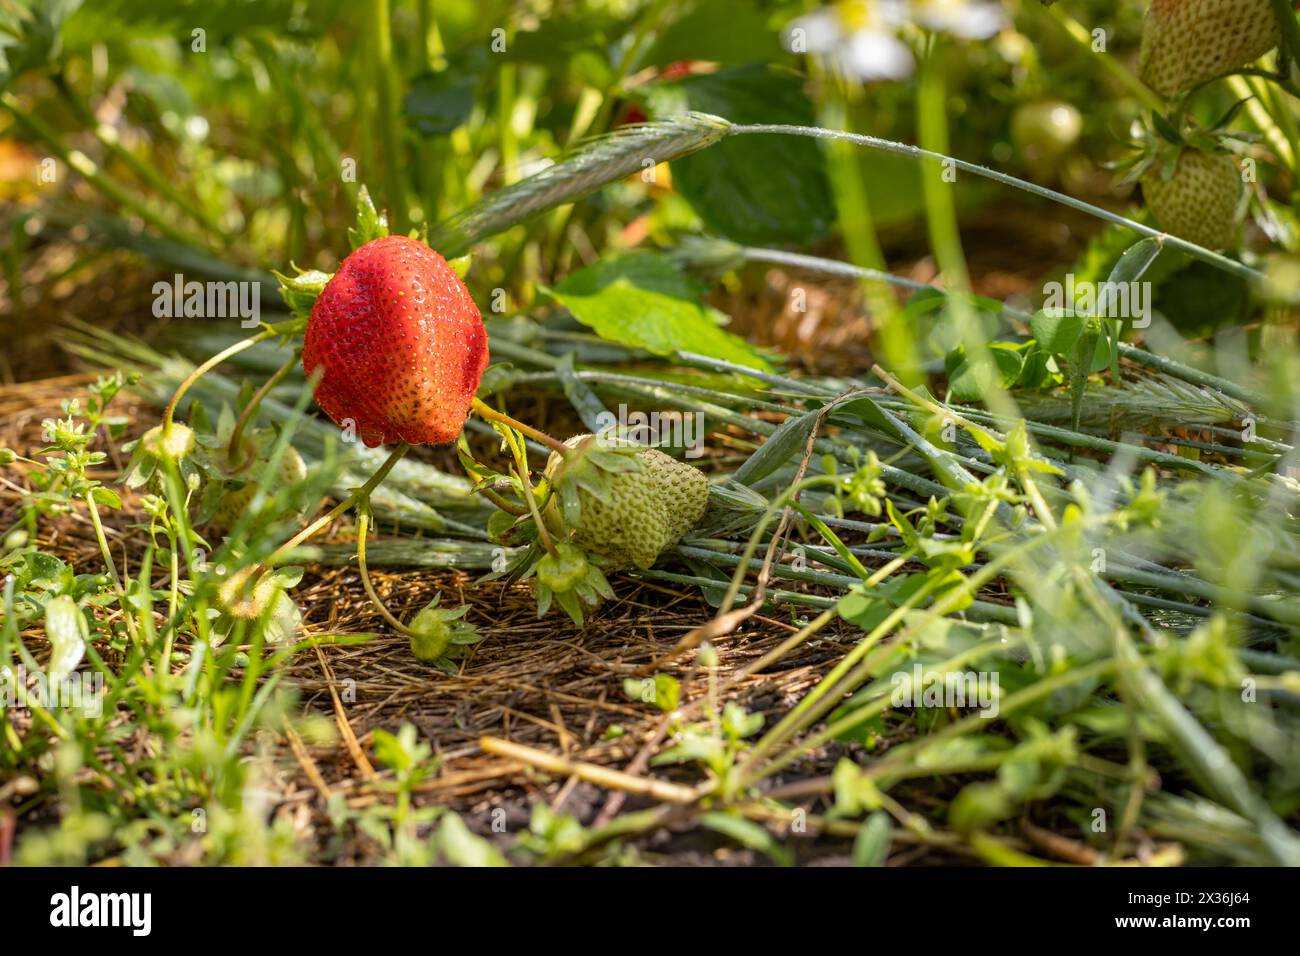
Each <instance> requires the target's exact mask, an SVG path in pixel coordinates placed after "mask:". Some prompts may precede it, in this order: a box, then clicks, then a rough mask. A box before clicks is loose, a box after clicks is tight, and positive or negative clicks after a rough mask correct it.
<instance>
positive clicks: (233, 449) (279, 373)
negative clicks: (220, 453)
mask: <svg viewBox="0 0 1300 956" xmlns="http://www.w3.org/2000/svg"><path fill="white" fill-rule="evenodd" d="M300 354H301V353H300V352H298V351H297V350H296V349H295V350H294V353H293V354H292V355H290V356H289V358H288V359H286V360H285V363H284V364H283V365H281V366H280V367H279V368H278V369H276V370H275V374H274V375H272V376H271V377H270V378H268V379H267V380H266V381H265V382H264V383H263V384H262V387H261V388H259V389H258V390H257V391H256V392H255V393H254V394H253V397H252V398H250V399H249V400H248V404H247V405H245V406H244V410H243V411H242V412H240V413H239V420H238V421H236V422H235V427H234V428H233V429H232V430H231V432H230V444H229V445H228V446H227V447H226V460H227V461H229V462H230V464H232V465H234V464H236V459H237V458H238V457H239V439H240V437H241V436H242V435H243V434H244V428H245V426H247V425H248V422H249V419H251V418H252V417H253V413H254V412H256V411H257V406H259V405H261V404H262V399H264V398H266V396H267V395H270V394H271V390H272V389H273V388H275V387H276V386H277V385H279V384H280V383H281V382H283V381H284V378H285V376H286V375H288V374H289V373H290V372H291V371H293V368H294V366H295V365H297V364H298V357H299V355H300Z"/></svg>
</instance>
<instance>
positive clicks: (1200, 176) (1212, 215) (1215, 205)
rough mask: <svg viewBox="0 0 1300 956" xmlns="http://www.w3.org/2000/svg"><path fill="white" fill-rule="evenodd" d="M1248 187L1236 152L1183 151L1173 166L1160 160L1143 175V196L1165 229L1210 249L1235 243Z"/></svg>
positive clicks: (1187, 149) (1193, 148)
mask: <svg viewBox="0 0 1300 956" xmlns="http://www.w3.org/2000/svg"><path fill="white" fill-rule="evenodd" d="M1166 172H1168V176H1167V177H1166V175H1165V174H1166ZM1243 188H1244V187H1243V185H1242V179H1241V171H1240V170H1239V169H1238V167H1237V162H1236V160H1235V159H1233V157H1232V156H1229V155H1227V154H1225V153H1213V152H1208V151H1206V150H1203V149H1196V148H1195V147H1186V148H1184V149H1181V150H1179V153H1178V160H1177V162H1176V163H1175V164H1174V165H1173V167H1172V169H1171V170H1165V168H1164V164H1162V163H1156V164H1153V165H1152V166H1151V167H1150V168H1149V169H1148V170H1147V172H1146V174H1145V175H1144V176H1143V177H1142V196H1143V198H1144V199H1145V200H1146V204H1147V208H1148V209H1150V210H1151V215H1153V216H1154V217H1155V220H1156V222H1157V224H1159V226H1160V228H1161V229H1163V230H1164V231H1165V232H1168V233H1172V234H1173V235H1175V236H1178V237H1179V238H1181V239H1186V240H1187V241H1188V242H1194V243H1196V244H1197V245H1198V246H1204V247H1205V248H1207V249H1227V248H1228V247H1230V246H1232V245H1233V244H1234V243H1235V240H1236V234H1237V206H1238V204H1239V203H1240V202H1241V195H1242V190H1243Z"/></svg>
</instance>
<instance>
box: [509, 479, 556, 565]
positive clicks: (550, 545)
mask: <svg viewBox="0 0 1300 956" xmlns="http://www.w3.org/2000/svg"><path fill="white" fill-rule="evenodd" d="M515 474H517V475H518V476H519V481H520V483H521V484H522V485H523V486H524V499H525V500H526V501H527V502H528V510H529V511H531V512H532V513H533V524H535V525H536V526H537V537H538V539H539V540H540V541H541V542H542V547H544V548H546V551H547V553H549V554H551V555H553V556H555V557H559V554H560V552H559V551H558V550H556V547H555V542H554V541H553V540H551V533H550V531H548V530H547V529H546V522H545V521H543V520H542V513H541V511H539V510H538V508H537V496H536V494H534V492H533V483H532V482H531V481H529V480H528V474H527V472H525V471H522V470H516V472H515Z"/></svg>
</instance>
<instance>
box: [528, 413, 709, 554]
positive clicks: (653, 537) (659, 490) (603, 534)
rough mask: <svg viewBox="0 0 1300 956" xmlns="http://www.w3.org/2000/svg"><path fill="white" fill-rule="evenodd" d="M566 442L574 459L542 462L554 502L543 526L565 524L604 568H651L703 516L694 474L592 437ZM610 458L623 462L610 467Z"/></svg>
mask: <svg viewBox="0 0 1300 956" xmlns="http://www.w3.org/2000/svg"><path fill="white" fill-rule="evenodd" d="M565 444H566V445H568V446H569V447H570V448H573V449H574V450H575V451H577V452H578V453H579V454H578V455H577V456H574V458H573V459H572V460H569V459H561V457H560V455H559V454H552V455H551V458H550V461H549V462H548V463H547V466H546V474H547V478H548V479H550V480H551V482H552V484H553V485H554V486H555V488H556V498H558V499H559V504H558V505H557V504H556V503H555V502H554V501H553V502H552V506H551V508H550V509H548V513H547V516H546V518H547V524H548V525H552V526H554V527H555V528H558V527H560V525H561V523H563V524H564V525H567V526H568V527H569V528H570V529H571V530H572V531H573V539H572V540H573V542H574V544H576V545H578V546H579V547H581V548H583V549H584V550H586V551H589V552H591V553H592V554H596V555H599V556H600V557H601V558H603V559H604V562H605V567H606V568H608V569H611V570H617V569H624V568H631V567H636V568H649V567H650V566H651V565H652V564H654V563H655V561H657V560H658V559H659V556H660V555H661V554H663V553H664V552H665V551H667V550H668V549H669V548H671V547H672V546H673V545H675V544H677V542H678V541H680V540H681V539H682V537H683V536H684V535H685V534H686V533H687V532H688V531H690V530H691V529H692V528H694V527H695V525H696V524H697V523H698V522H699V520H700V518H701V517H702V516H703V515H704V510H705V507H706V506H707V505H708V502H709V481H708V479H707V478H705V477H704V474H703V473H702V472H701V471H700V470H699V469H697V468H694V467H692V466H691V465H687V464H684V463H683V462H680V461H677V460H676V459H675V458H672V457H671V456H669V455H665V454H664V453H663V452H661V451H659V450H658V449H655V448H637V446H627V445H622V446H617V447H606V446H607V445H608V443H607V442H605V441H603V440H602V439H600V438H598V437H597V436H595V435H578V436H576V437H574V438H570V439H569V440H568V441H566V442H565ZM593 455H594V456H598V457H595V458H593ZM615 456H616V457H617V458H621V459H623V461H624V462H626V463H627V464H626V465H611V464H610V463H611V462H613V461H614V460H615ZM593 465H594V466H596V467H594V468H593V467H591V466H593ZM561 517H562V518H563V522H561V520H560V519H561Z"/></svg>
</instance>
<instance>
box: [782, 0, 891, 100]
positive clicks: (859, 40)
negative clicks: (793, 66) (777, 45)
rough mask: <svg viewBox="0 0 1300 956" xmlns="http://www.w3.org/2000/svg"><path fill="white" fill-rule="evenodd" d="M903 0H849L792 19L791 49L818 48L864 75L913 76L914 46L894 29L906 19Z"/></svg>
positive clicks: (820, 53)
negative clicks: (912, 48) (906, 41)
mask: <svg viewBox="0 0 1300 956" xmlns="http://www.w3.org/2000/svg"><path fill="white" fill-rule="evenodd" d="M904 10H905V3H904V2H903V0H844V2H841V3H837V4H834V5H833V6H828V7H821V8H819V9H817V10H814V11H813V12H812V13H809V14H806V15H805V16H802V17H799V18H798V19H797V20H793V21H791V23H790V25H789V26H787V27H786V29H785V35H784V39H785V45H786V49H788V50H790V51H791V52H792V53H813V54H816V55H818V56H821V57H824V58H825V59H827V60H829V61H831V62H833V63H835V64H837V65H838V66H839V67H840V69H842V70H844V72H846V73H849V74H851V75H853V76H856V77H857V78H858V79H860V80H898V79H903V78H904V77H907V76H911V74H912V69H913V67H914V65H915V63H914V61H913V59H912V51H911V50H910V49H908V47H907V44H906V43H904V42H903V41H902V40H900V39H898V37H897V36H895V34H894V30H895V29H896V28H897V27H898V26H899V25H901V24H902V23H903V22H904V19H905V16H904Z"/></svg>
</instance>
